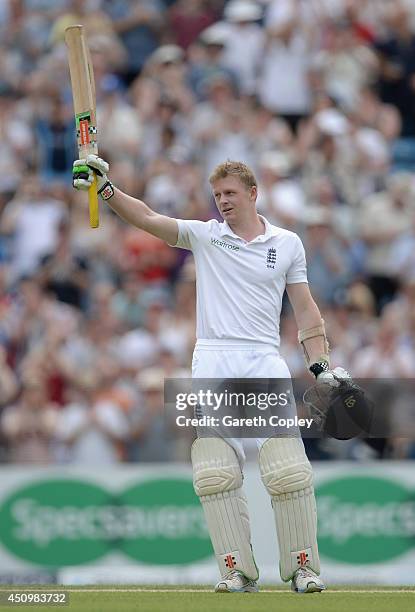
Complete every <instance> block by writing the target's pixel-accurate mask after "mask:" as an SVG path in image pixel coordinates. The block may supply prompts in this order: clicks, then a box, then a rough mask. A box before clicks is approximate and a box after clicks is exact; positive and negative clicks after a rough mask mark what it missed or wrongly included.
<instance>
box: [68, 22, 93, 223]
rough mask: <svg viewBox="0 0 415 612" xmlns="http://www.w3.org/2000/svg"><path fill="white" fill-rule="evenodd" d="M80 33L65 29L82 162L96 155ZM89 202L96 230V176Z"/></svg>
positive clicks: (88, 69) (88, 67) (87, 62)
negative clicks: (87, 157) (92, 154)
mask: <svg viewBox="0 0 415 612" xmlns="http://www.w3.org/2000/svg"><path fill="white" fill-rule="evenodd" d="M83 30H84V29H83V26H81V25H73V26H69V27H68V28H66V30H65V42H66V44H67V47H68V61H69V72H70V73H71V85H72V97H73V107H74V112H75V124H76V137H77V142H78V152H79V157H80V158H81V159H83V158H84V157H86V156H87V155H90V154H91V153H94V154H95V155H98V142H97V122H96V100H95V81H94V72H93V69H92V63H91V57H90V53H89V49H88V47H87V43H86V39H85V35H84V31H83ZM88 199H89V222H90V225H91V227H98V226H99V213H98V194H97V178H96V175H95V173H94V182H93V183H92V185H91V187H90V189H89V191H88Z"/></svg>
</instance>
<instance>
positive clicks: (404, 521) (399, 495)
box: [316, 477, 415, 564]
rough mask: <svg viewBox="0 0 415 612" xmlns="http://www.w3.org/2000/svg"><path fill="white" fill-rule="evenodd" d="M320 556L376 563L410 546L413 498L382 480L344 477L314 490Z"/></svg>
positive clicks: (413, 525)
mask: <svg viewBox="0 0 415 612" xmlns="http://www.w3.org/2000/svg"><path fill="white" fill-rule="evenodd" d="M316 495H317V506H318V521H319V523H318V535H319V545H320V552H321V554H322V555H324V556H326V557H329V558H331V559H334V560H336V561H343V562H346V563H353V564H368V563H380V562H384V561H388V560H390V559H393V558H395V557H398V556H400V555H402V554H404V553H405V552H407V551H409V550H410V549H411V548H414V546H415V539H414V537H415V496H414V492H413V491H410V490H408V489H407V488H406V487H404V486H402V485H400V484H399V483H396V482H394V481H393V482H392V481H391V480H388V479H386V478H371V477H347V478H337V479H335V480H330V481H329V482H325V483H324V484H322V485H321V486H319V487H317V488H316Z"/></svg>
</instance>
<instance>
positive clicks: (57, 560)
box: [0, 478, 212, 567]
mask: <svg viewBox="0 0 415 612" xmlns="http://www.w3.org/2000/svg"><path fill="white" fill-rule="evenodd" d="M0 542H1V543H2V544H3V545H4V547H5V548H6V549H7V550H8V551H9V552H11V553H13V555H15V556H16V557H18V558H20V559H23V560H25V561H30V562H32V563H35V564H37V565H42V566H48V567H64V566H68V565H77V564H84V563H88V562H92V561H95V560H97V559H99V558H100V557H103V556H104V555H106V554H107V553H108V552H110V551H114V550H118V551H122V552H123V553H124V554H125V555H126V556H127V557H129V558H131V559H134V560H136V561H138V562H141V563H145V564H157V565H169V564H187V563H192V562H194V561H199V560H201V559H204V558H206V557H209V556H211V555H212V547H211V544H210V540H209V535H208V533H207V530H206V525H205V520H204V516H203V510H202V507H201V505H200V502H199V499H198V498H197V496H196V495H195V493H194V491H193V486H192V482H191V480H190V479H186V478H171V479H168V478H166V479H160V478H157V479H153V480H147V481H144V482H140V483H138V484H134V485H133V486H130V487H129V488H127V489H126V490H124V491H122V492H121V493H118V494H117V495H115V494H114V493H110V492H108V491H107V490H105V489H104V488H102V487H100V486H98V485H97V484H94V483H91V482H87V481H84V480H81V479H76V480H75V479H64V478H61V479H49V480H41V481H37V482H34V483H33V482H32V483H31V484H30V485H27V486H22V487H20V488H18V489H15V490H14V491H13V492H12V493H11V494H9V495H8V497H6V498H5V499H4V500H3V501H2V503H1V506H0Z"/></svg>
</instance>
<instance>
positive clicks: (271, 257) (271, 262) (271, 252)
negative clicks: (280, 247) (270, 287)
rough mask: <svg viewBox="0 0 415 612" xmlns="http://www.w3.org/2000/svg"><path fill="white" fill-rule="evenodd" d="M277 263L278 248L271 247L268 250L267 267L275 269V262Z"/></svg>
mask: <svg viewBox="0 0 415 612" xmlns="http://www.w3.org/2000/svg"><path fill="white" fill-rule="evenodd" d="M276 263H277V249H274V248H270V249H268V252H267V268H272V269H273V270H274V268H275V264H276Z"/></svg>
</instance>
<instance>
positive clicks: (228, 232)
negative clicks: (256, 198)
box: [219, 215, 278, 242]
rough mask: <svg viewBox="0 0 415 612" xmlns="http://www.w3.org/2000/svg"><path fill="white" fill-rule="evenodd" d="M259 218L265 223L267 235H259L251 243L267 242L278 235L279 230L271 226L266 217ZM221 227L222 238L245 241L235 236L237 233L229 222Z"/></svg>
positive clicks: (221, 224)
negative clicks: (229, 237)
mask: <svg viewBox="0 0 415 612" xmlns="http://www.w3.org/2000/svg"><path fill="white" fill-rule="evenodd" d="M258 216H259V218H260V219H262V221H263V222H264V225H265V233H264V234H259V235H258V236H257V237H256V238H254V240H251V242H266V241H267V240H269V239H270V238H273V237H274V236H276V235H277V233H278V228H277V227H275V226H274V225H271V223H270V222H269V221H268V220H267V219H266V218H265V217H264V216H262V215H258ZM219 227H220V235H221V236H232V238H236V239H237V240H242V241H243V240H244V239H243V238H241V237H240V236H238V234H235V232H233V231H232V229H231V228H230V226H229V224H228V222H227V221H223V223H220V226H219Z"/></svg>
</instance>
